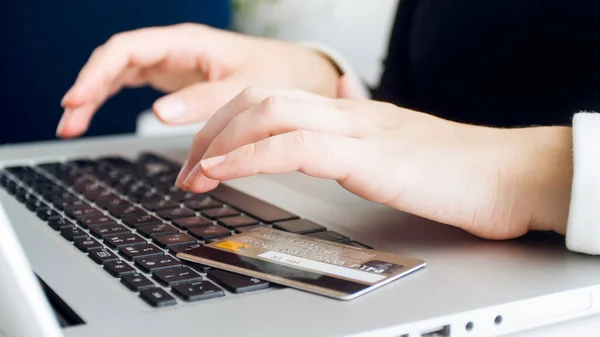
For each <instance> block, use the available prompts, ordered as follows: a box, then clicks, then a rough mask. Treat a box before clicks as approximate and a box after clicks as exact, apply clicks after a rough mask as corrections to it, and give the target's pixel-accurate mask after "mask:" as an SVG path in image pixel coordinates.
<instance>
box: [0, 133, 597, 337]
mask: <svg viewBox="0 0 600 337" xmlns="http://www.w3.org/2000/svg"><path fill="white" fill-rule="evenodd" d="M190 141H191V138H190V137H188V136H169V137H160V138H136V137H129V136H125V137H107V138H103V137H100V138H95V139H87V140H77V141H68V142H44V143H36V144H26V145H15V146H6V147H4V148H1V149H0V158H1V159H0V167H9V166H13V165H36V164H39V163H44V162H55V161H63V160H69V159H76V158H92V159H93V158H96V157H101V156H107V155H110V156H115V155H119V156H123V157H125V158H135V157H136V156H137V155H138V154H139V153H140V152H143V151H152V152H154V153H156V154H158V155H161V156H165V157H167V158H170V159H172V160H176V161H178V162H182V159H183V158H185V155H186V154H187V153H186V152H187V149H188V147H189V144H190ZM227 185H229V186H231V187H234V188H235V189H237V190H239V191H242V192H244V193H246V194H249V195H252V196H255V197H258V198H260V199H261V200H264V201H267V202H269V203H272V204H274V205H276V206H278V207H280V208H282V209H285V210H287V211H289V212H292V213H294V214H297V215H299V216H301V217H304V218H307V219H310V220H312V221H314V222H316V223H319V224H321V225H323V226H326V227H327V228H328V229H330V230H333V231H336V232H338V233H341V234H343V235H345V236H348V237H350V238H351V239H353V240H356V241H359V242H361V243H364V244H367V245H370V246H373V247H374V248H375V249H377V250H382V251H387V252H392V253H397V254H404V255H409V256H414V257H417V258H420V259H423V260H425V261H426V262H427V267H426V268H424V269H422V270H420V271H418V272H415V273H413V274H411V275H409V276H407V277H405V278H402V279H400V280H398V281H395V282H392V283H391V284H389V285H386V286H384V287H382V288H380V289H377V290H375V291H373V292H372V293H369V294H366V295H364V296H362V297H359V298H357V299H355V300H352V301H338V300H333V299H330V298H325V297H322V296H318V295H314V294H309V293H305V292H301V291H298V290H294V289H289V288H277V287H273V288H270V289H267V290H261V291H256V292H249V293H244V294H232V293H229V292H227V291H226V292H225V293H226V296H224V297H220V298H215V299H210V300H205V301H197V302H189V303H188V302H185V301H183V300H181V299H180V298H178V297H175V298H176V299H177V304H176V305H173V306H168V307H162V308H154V307H151V306H149V305H148V304H147V303H146V302H144V301H142V300H141V299H140V298H139V297H138V294H137V293H136V292H133V291H131V290H129V289H128V288H126V287H125V286H123V285H122V284H121V283H120V282H119V279H118V278H115V277H113V276H111V275H110V274H109V273H107V272H106V271H105V270H103V268H102V267H101V266H100V265H98V264H96V263H94V262H93V261H92V260H91V259H90V258H88V256H87V255H86V254H84V253H82V252H81V251H80V250H78V249H76V248H75V247H74V246H73V243H72V242H69V241H67V240H65V239H64V238H63V237H62V236H61V235H60V234H59V233H58V232H57V231H55V230H54V229H52V228H50V227H49V226H48V225H47V224H46V223H45V222H44V221H42V220H40V219H39V218H38V217H37V216H36V215H35V214H34V213H32V212H31V211H29V210H28V209H27V208H26V207H25V206H24V205H23V204H22V203H21V202H19V201H17V200H16V199H15V198H14V197H13V196H12V195H10V194H9V193H7V191H5V190H4V189H0V205H2V206H3V208H4V211H5V213H6V218H4V217H3V216H0V229H2V231H1V233H2V234H3V237H2V238H0V240H1V241H0V243H2V247H0V252H1V254H2V255H1V256H0V262H1V263H2V266H1V269H0V271H1V272H2V274H0V288H1V289H0V290H1V292H0V294H2V296H3V298H2V299H0V335H1V334H4V335H5V337H13V336H22V337H34V336H36V337H37V336H52V337H54V336H57V335H58V334H60V333H61V332H62V335H64V336H72V337H79V336H82V337H83V336H85V337H105V336H144V337H154V336H156V337H159V336H169V337H171V336H388V337H391V336H403V337H404V336H410V337H413V336H489V335H502V334H508V333H512V332H516V331H522V330H525V329H530V328H534V327H539V326H544V325H548V324H552V323H556V322H561V321H567V320H572V319H575V318H579V317H585V316H591V315H594V314H597V313H598V312H599V311H600V268H599V265H600V264H599V262H600V260H599V259H598V257H593V256H585V255H580V254H575V253H572V252H569V251H567V250H566V249H565V247H564V242H563V238H561V237H557V236H554V235H547V234H542V235H529V236H527V237H525V238H522V239H518V240H511V241H502V242H492V241H486V240H482V239H478V238H476V237H473V236H471V235H469V234H467V233H465V232H463V231H461V230H459V229H456V228H452V227H450V226H445V225H441V224H436V223H433V222H430V221H426V220H423V219H420V218H416V217H413V216H410V215H407V214H404V213H401V212H398V211H395V210H392V209H390V208H388V207H386V206H382V205H377V204H373V203H370V202H367V201H365V200H362V199H360V198H358V197H356V196H354V195H352V194H350V193H348V192H346V191H344V190H343V189H342V188H340V187H339V186H338V185H337V184H336V183H335V182H331V181H326V180H319V179H313V178H310V177H306V176H303V175H301V174H298V173H290V174H283V175H276V176H255V177H250V178H245V179H240V180H237V181H231V182H228V183H227ZM0 215H2V214H1V212H0ZM13 230H14V233H16V237H17V238H18V242H15V240H14V238H13V237H12V236H10V235H8V234H7V235H6V236H4V234H5V233H9V232H11V231H13ZM19 247H20V248H21V250H22V252H24V253H25V255H26V257H27V261H28V263H29V265H25V264H26V263H27V262H26V260H25V259H24V258H23V259H20V258H15V256H19V255H20V253H21V252H20V251H19ZM11 254H14V256H13V257H12V258H10V259H11V261H12V262H13V263H12V264H11V263H8V260H9V257H10V256H11ZM15 261H16V262H17V264H18V265H20V267H18V266H15V265H14V263H15ZM27 270H33V271H34V272H35V274H36V275H38V276H39V278H40V279H41V280H43V282H44V283H45V284H47V286H48V287H49V288H50V289H51V290H52V291H53V292H54V293H55V294H56V295H57V296H58V297H59V298H60V300H61V301H62V302H64V304H66V305H67V306H68V308H69V309H70V310H72V312H73V313H75V314H76V316H77V317H79V318H80V319H81V321H83V323H80V324H75V325H72V326H67V327H62V328H60V329H59V328H58V324H57V323H56V319H55V317H54V314H52V313H51V311H50V310H49V307H48V306H47V303H46V302H45V300H44V299H43V298H44V297H43V296H42V295H41V292H40V291H39V288H38V282H37V279H36V278H34V276H33V274H31V273H28V272H27ZM15 282H16V283H20V284H21V285H22V286H21V287H15ZM165 289H166V290H167V291H169V288H165ZM10 293H12V294H13V295H14V296H8V295H7V294H10ZM6 296H8V297H6ZM8 313H11V315H8ZM24 316H25V317H24ZM19 317H20V319H19ZM40 331H44V333H43V334H40V333H41V332H40Z"/></svg>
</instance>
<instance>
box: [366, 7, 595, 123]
mask: <svg viewBox="0 0 600 337" xmlns="http://www.w3.org/2000/svg"><path fill="white" fill-rule="evenodd" d="M385 65H386V67H385V72H384V74H383V76H382V79H381V84H380V86H379V88H376V89H374V90H373V97H374V98H375V99H378V100H385V101H390V102H393V103H396V104H398V105H401V106H404V107H407V108H411V109H415V110H419V111H424V112H429V113H432V114H435V115H438V116H440V117H444V118H448V119H451V120H455V121H460V122H467V123H474V124H483V125H490V126H520V125H532V124H536V125H540V124H543V125H550V124H563V125H568V124H570V122H571V116H572V115H573V113H575V112H577V111H579V110H595V111H598V112H600V1H598V0H485V1H482V0H401V1H400V4H399V7H398V13H397V17H396V22H395V24H394V28H393V31H392V37H391V41H390V48H389V54H388V58H387V60H386V63H385Z"/></svg>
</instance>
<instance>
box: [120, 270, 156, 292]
mask: <svg viewBox="0 0 600 337" xmlns="http://www.w3.org/2000/svg"><path fill="white" fill-rule="evenodd" d="M121 283H123V284H124V285H126V286H127V288H129V289H131V290H133V291H140V290H143V289H148V288H153V287H154V283H152V281H150V280H149V279H148V278H147V277H146V276H144V275H142V274H140V273H134V274H126V275H123V277H121Z"/></svg>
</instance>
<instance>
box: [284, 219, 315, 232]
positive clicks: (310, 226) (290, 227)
mask: <svg viewBox="0 0 600 337" xmlns="http://www.w3.org/2000/svg"><path fill="white" fill-rule="evenodd" d="M274 227H275V228H276V229H280V230H282V231H286V232H291V233H296V234H308V233H315V232H321V231H325V230H326V229H327V228H325V227H323V226H321V225H319V224H316V223H314V222H312V221H310V220H306V219H297V220H291V221H283V222H277V223H275V224H274Z"/></svg>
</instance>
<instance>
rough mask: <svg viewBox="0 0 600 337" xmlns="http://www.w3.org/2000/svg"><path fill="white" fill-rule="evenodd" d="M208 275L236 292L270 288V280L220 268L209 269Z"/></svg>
mask: <svg viewBox="0 0 600 337" xmlns="http://www.w3.org/2000/svg"><path fill="white" fill-rule="evenodd" d="M206 276H208V278H209V279H211V280H213V281H215V282H217V283H218V284H220V285H221V286H223V287H224V288H225V289H227V290H229V291H231V292H232V293H236V294H240V293H245V292H249V291H256V290H262V289H267V288H269V282H267V281H263V280H260V279H257V278H255V277H249V276H244V275H240V274H234V273H230V272H228V271H224V270H219V269H211V270H209V271H208V272H207V273H206Z"/></svg>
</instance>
